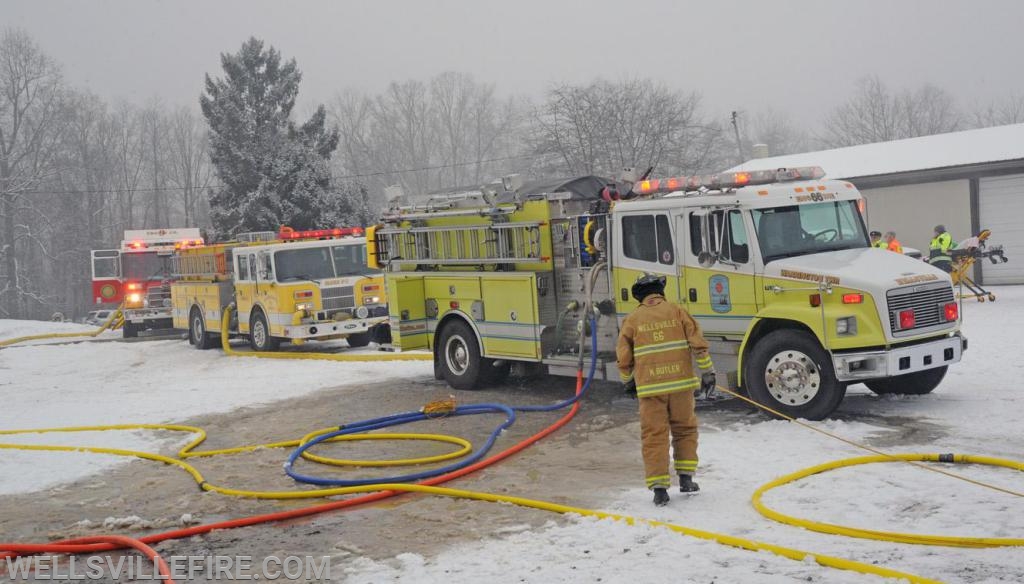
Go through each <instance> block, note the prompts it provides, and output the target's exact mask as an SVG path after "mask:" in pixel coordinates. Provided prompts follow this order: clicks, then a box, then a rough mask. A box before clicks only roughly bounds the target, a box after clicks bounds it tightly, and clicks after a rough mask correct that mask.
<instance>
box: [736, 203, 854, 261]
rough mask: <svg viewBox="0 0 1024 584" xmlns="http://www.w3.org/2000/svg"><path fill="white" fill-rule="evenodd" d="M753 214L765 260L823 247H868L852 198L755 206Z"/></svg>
mask: <svg viewBox="0 0 1024 584" xmlns="http://www.w3.org/2000/svg"><path fill="white" fill-rule="evenodd" d="M753 216H754V228H755V229H756V232H757V239H758V243H759V244H760V246H761V255H762V256H763V257H764V262H765V263H768V262H770V261H773V260H777V259H781V258H789V257H794V256H801V255H808V254H812V253H819V252H824V251H835V250H840V249H854V248H859V247H868V238H867V234H866V233H865V232H864V224H863V222H862V221H861V219H860V214H859V213H858V211H857V208H856V202H855V201H835V202H826V203H810V204H805V205H790V206H787V207H774V208H771V209H755V210H754V211H753Z"/></svg>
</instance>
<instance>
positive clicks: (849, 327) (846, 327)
mask: <svg viewBox="0 0 1024 584" xmlns="http://www.w3.org/2000/svg"><path fill="white" fill-rule="evenodd" d="M836 334H837V335H855V334H857V317H856V316H847V317H845V318H838V319H836Z"/></svg>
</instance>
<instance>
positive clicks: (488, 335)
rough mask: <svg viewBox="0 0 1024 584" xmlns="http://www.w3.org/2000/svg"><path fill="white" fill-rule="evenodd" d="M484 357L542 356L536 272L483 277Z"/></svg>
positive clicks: (481, 330) (532, 357) (482, 326)
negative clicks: (512, 275)
mask: <svg viewBox="0 0 1024 584" xmlns="http://www.w3.org/2000/svg"><path fill="white" fill-rule="evenodd" d="M481 288H482V289H483V317H484V318H483V320H482V321H477V327H478V328H479V330H480V336H481V337H483V343H484V356H487V357H495V358H500V357H526V358H530V359H538V358H540V331H541V328H542V327H541V326H540V324H539V323H538V322H537V285H536V279H535V278H534V277H533V274H523V275H517V276H516V277H507V278H504V277H496V276H490V277H486V278H481Z"/></svg>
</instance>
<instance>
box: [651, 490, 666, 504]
mask: <svg viewBox="0 0 1024 584" xmlns="http://www.w3.org/2000/svg"><path fill="white" fill-rule="evenodd" d="M654 504H655V505H657V506H658V507H664V506H665V505H668V489H654Z"/></svg>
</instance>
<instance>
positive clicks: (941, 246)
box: [928, 225, 956, 272]
mask: <svg viewBox="0 0 1024 584" xmlns="http://www.w3.org/2000/svg"><path fill="white" fill-rule="evenodd" d="M954 247H956V244H954V243H953V236H952V235H950V234H949V232H948V231H946V226H945V225H936V226H935V237H933V238H932V241H931V244H929V246H928V263H929V264H931V265H933V266H935V267H936V268H939V269H940V270H942V271H944V272H952V271H953V257H952V256H951V255H950V254H949V250H951V249H953V248H954Z"/></svg>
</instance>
